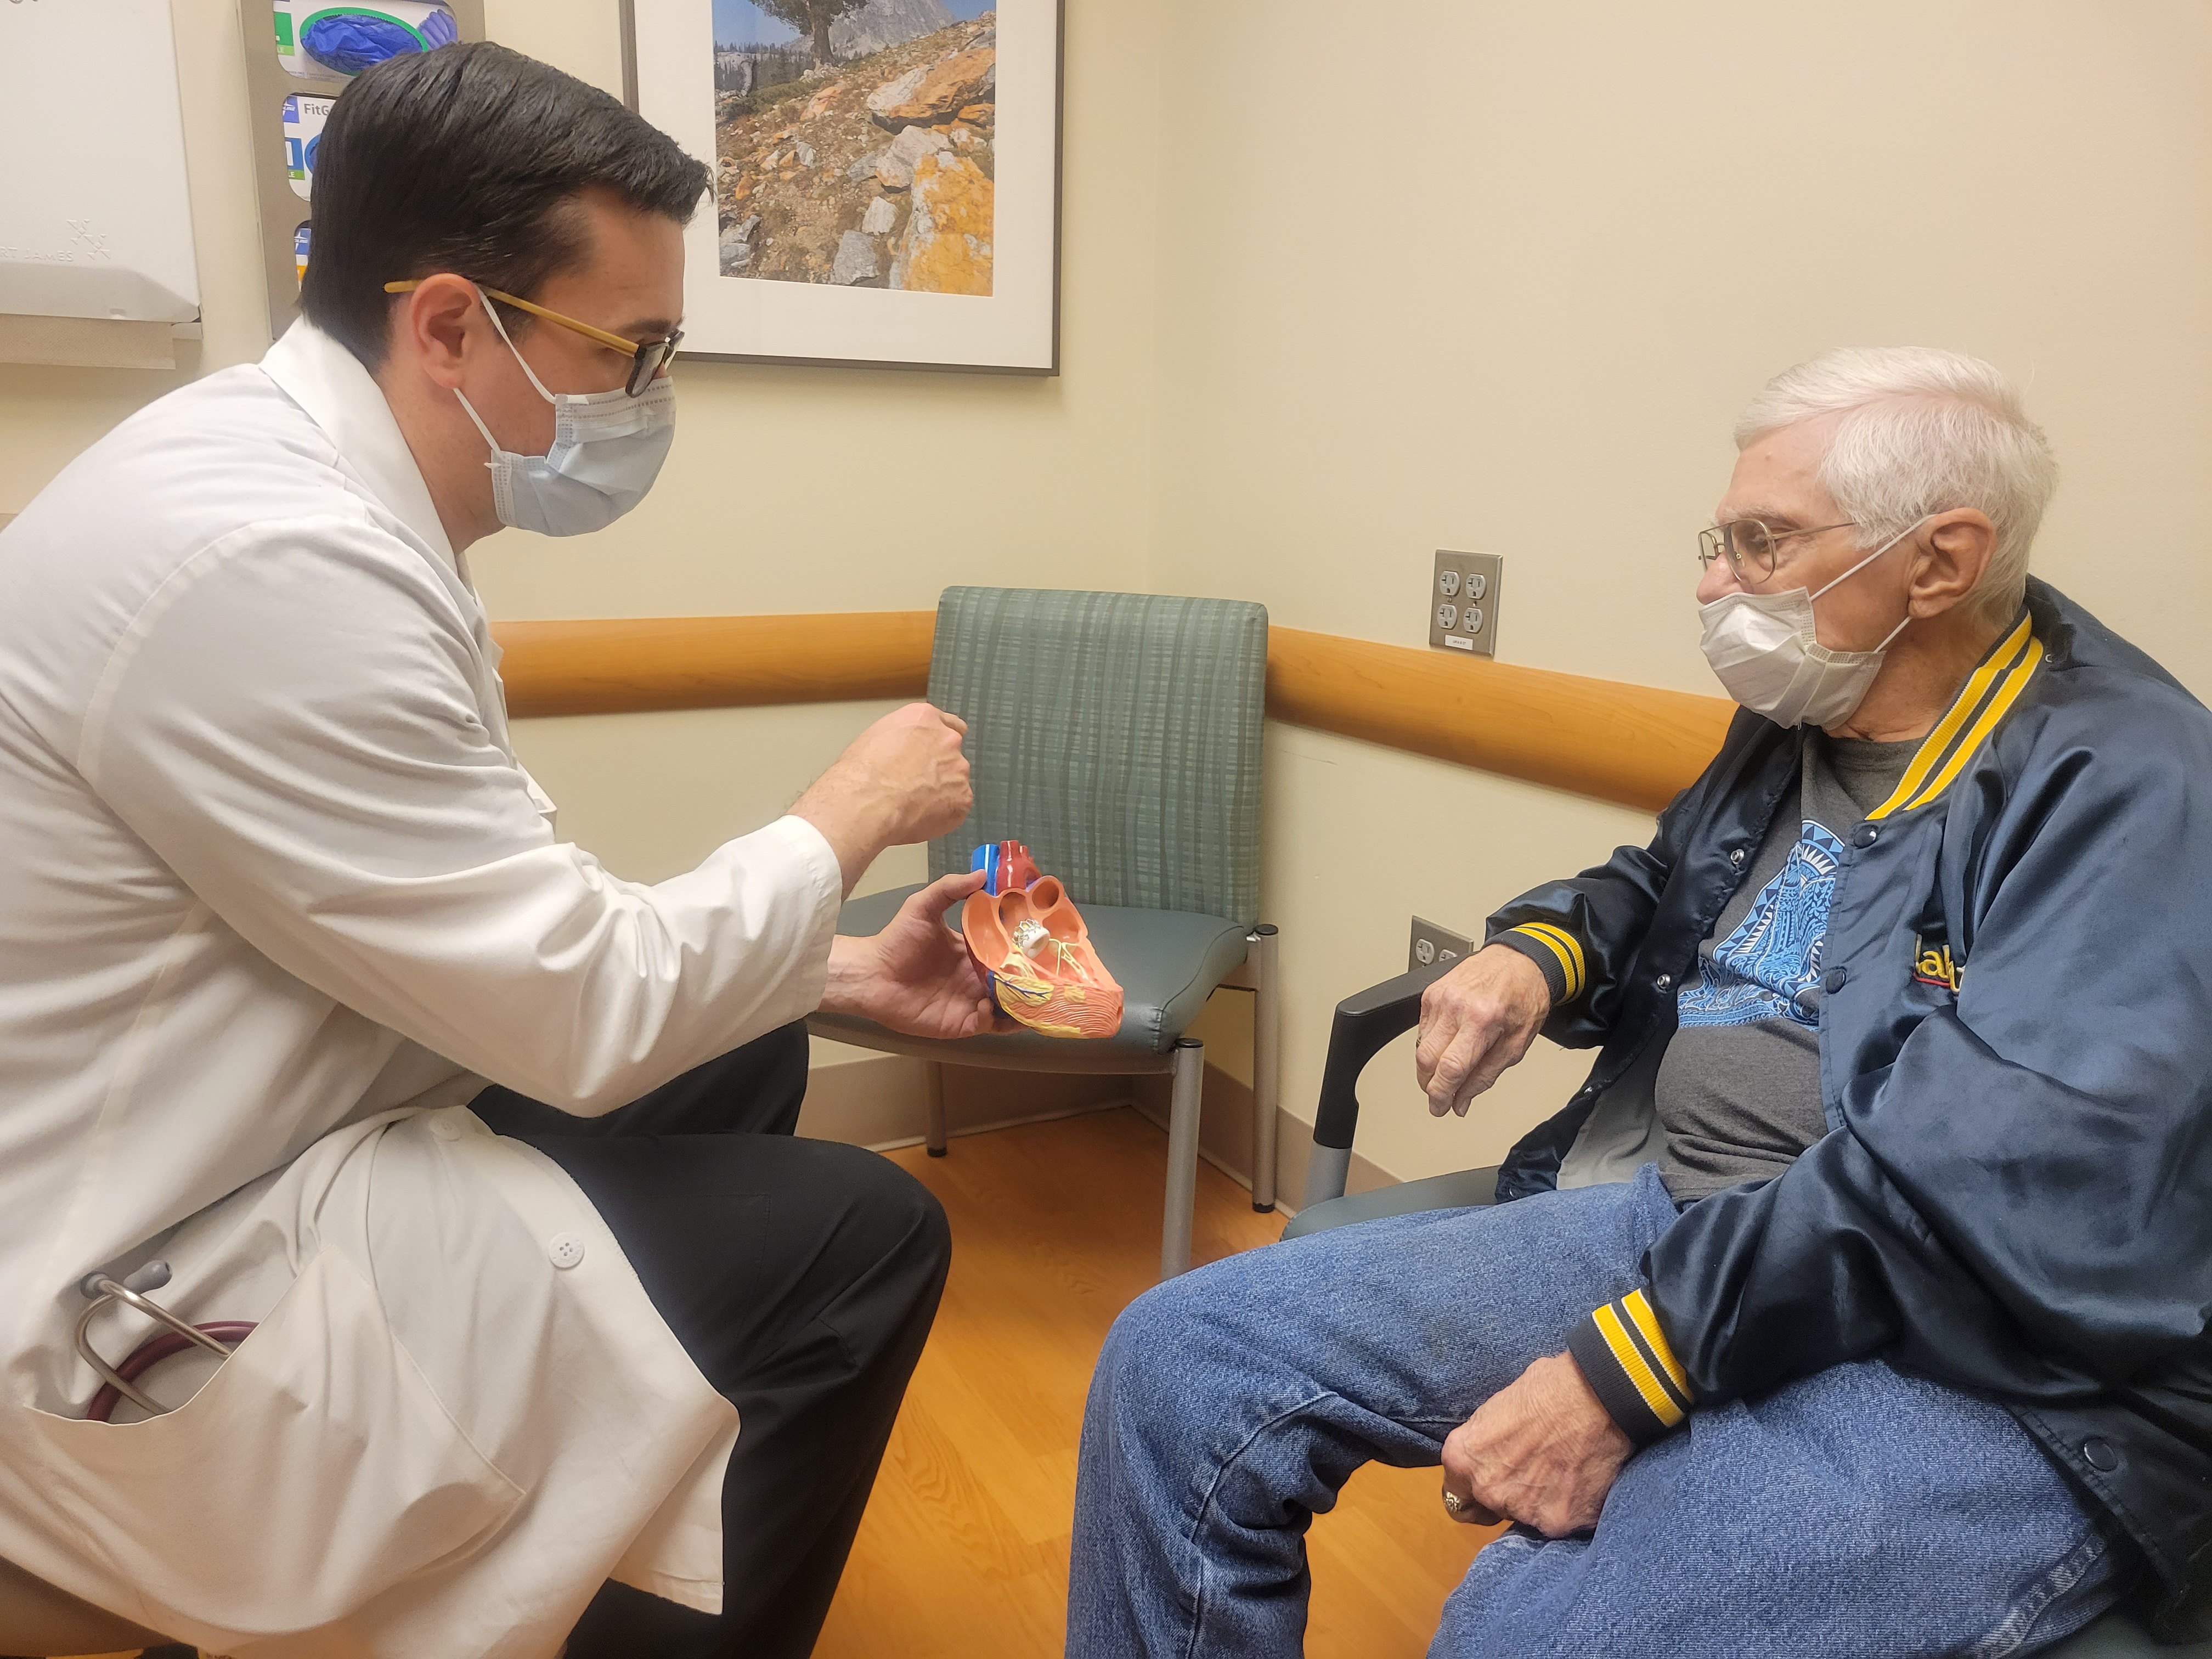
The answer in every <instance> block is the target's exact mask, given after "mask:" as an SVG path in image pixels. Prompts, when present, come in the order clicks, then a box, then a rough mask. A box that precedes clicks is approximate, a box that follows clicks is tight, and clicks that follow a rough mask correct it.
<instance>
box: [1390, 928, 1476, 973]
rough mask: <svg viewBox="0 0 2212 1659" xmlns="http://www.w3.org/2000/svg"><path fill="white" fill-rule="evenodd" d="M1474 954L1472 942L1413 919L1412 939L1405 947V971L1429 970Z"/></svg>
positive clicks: (1448, 930) (1446, 930) (1466, 937)
mask: <svg viewBox="0 0 2212 1659" xmlns="http://www.w3.org/2000/svg"><path fill="white" fill-rule="evenodd" d="M1472 955H1474V940H1473V939H1469V938H1468V936H1467V935H1466V934H1465V933H1454V932H1452V930H1451V929H1450V928H1449V927H1437V924H1436V923H1434V922H1433V921H1423V920H1422V919H1421V918H1420V917H1419V916H1415V917H1414V918H1413V939H1412V940H1411V941H1410V942H1409V943H1408V944H1407V946H1406V971H1407V973H1409V974H1410V973H1412V972H1413V970H1414V969H1416V968H1430V967H1433V966H1435V965H1436V964H1437V963H1439V962H1459V961H1462V960H1463V959H1465V958H1466V957H1470V956H1472Z"/></svg>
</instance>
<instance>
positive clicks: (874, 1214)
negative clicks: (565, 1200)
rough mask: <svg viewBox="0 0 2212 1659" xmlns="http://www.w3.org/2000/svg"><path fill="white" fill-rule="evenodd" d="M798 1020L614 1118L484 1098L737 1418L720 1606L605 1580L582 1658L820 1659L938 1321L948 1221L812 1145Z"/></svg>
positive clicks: (489, 1118)
mask: <svg viewBox="0 0 2212 1659" xmlns="http://www.w3.org/2000/svg"><path fill="white" fill-rule="evenodd" d="M805 1093H806V1034H805V1030H804V1028H802V1027H800V1026H798V1025H790V1026H787V1027H785V1028H784V1029H783V1030H779V1031H773V1032H770V1033H769V1035H768V1036H764V1037H762V1038H761V1039H759V1040H758V1041H757V1042H750V1043H748V1044H746V1045H745V1047H744V1048H738V1049H735V1050H733V1051H732V1052H731V1053H729V1054H725V1055H723V1056H722V1058H721V1059H720V1060H714V1061H713V1062H711V1063H710V1064H708V1065H705V1066H700V1067H699V1068H698V1069H697V1070H696V1071H694V1072H689V1073H685V1074H684V1076H682V1077H680V1078H678V1079H676V1080H675V1081H674V1082H672V1083H670V1084H667V1085H664V1086H662V1087H661V1088H659V1089H656V1090H654V1091H653V1092H652V1093H651V1094H649V1095H647V1096H645V1097H642V1098H641V1099H639V1100H635V1101H633V1102H631V1103H630V1104H629V1105H627V1106H624V1107H623V1108H621V1109H619V1110H617V1111H613V1112H610V1113H608V1114H607V1115H605V1117H599V1118H577V1117H571V1116H569V1115H568V1114H567V1113H565V1112H562V1111H558V1110H556V1109H554V1108H552V1107H550V1106H547V1105H544V1104H543V1103H540V1102H538V1101H534V1100H529V1099H526V1098H525V1097H522V1096H520V1095H518V1094H515V1093H514V1092H513V1091H511V1090H507V1089H501V1088H490V1089H486V1090H485V1091H483V1093H482V1094H480V1095H478V1096H477V1097H476V1100H475V1102H474V1103H473V1105H474V1109H475V1111H476V1113H477V1115H478V1116H479V1117H481V1118H483V1121H485V1122H486V1123H488V1124H489V1125H490V1126H491V1127H493V1128H494V1129H495V1130H496V1131H497V1132H498V1133H501V1134H503V1135H513V1136H515V1137H516V1138H517V1139H522V1140H526V1141H528V1142H529V1143H530V1144H531V1145H532V1146H535V1147H537V1148H538V1150H539V1151H540V1152H544V1154H545V1155H546V1156H547V1157H549V1158H551V1159H552V1160H553V1161H554V1162H555V1163H556V1164H559V1165H560V1166H561V1167H562V1169H563V1170H567V1171H568V1175H569V1176H570V1178H571V1179H572V1180H574V1182H575V1183H576V1184H577V1185H578V1186H579V1187H580V1188H583V1189H584V1194H585V1195H586V1197H587V1198H589V1199H590V1200H592V1206H594V1207H595V1208H596V1209H597V1210H598V1211H599V1214H600V1216H601V1217H602V1218H604V1219H605V1222H606V1224H607V1226H608V1228H609V1229H610V1230H611V1231H612V1232H613V1234H614V1236H615V1237H616V1238H617V1240H619V1241H620V1242H621V1244H622V1247H623V1252H624V1253H625V1254H626V1255H628V1256H629V1260H630V1265H631V1266H632V1267H635V1268H636V1270H637V1276H638V1278H639V1279H640V1280H641V1282H642V1283H643V1284H644V1285H645V1291H646V1294H647V1296H649V1297H652V1298H653V1307H654V1308H655V1309H656V1310H659V1314H660V1316H661V1317H662V1318H663V1319H665V1321H667V1322H668V1328H669V1329H671V1331H673V1332H674V1333H675V1334H676V1336H677V1339H678V1340H679V1341H681V1342H682V1343H683V1344H684V1350H685V1351H686V1352H688V1353H690V1356H691V1358H692V1360H693V1362H694V1363H695V1364H697V1365H698V1367H699V1369H700V1370H701V1371H702V1373H704V1374H705V1376H706V1377H707V1380H708V1382H710V1383H713V1384H714V1387H715V1388H716V1389H720V1391H721V1393H722V1394H723V1395H724V1396H725V1397H726V1398H727V1399H728V1400H729V1401H731V1403H732V1404H733V1405H735V1406H736V1407H737V1408H738V1413H739V1414H740V1415H741V1417H742V1419H743V1424H742V1426H741V1427H740V1429H739V1431H738V1445H737V1450H736V1451H735V1453H733V1454H732V1456H731V1459H730V1468H729V1474H728V1475H727V1476H726V1478H725V1480H724V1481H723V1484H722V1528H723V1543H722V1561H723V1577H724V1589H723V1602H722V1612H721V1613H720V1614H718V1615H714V1616H711V1617H710V1616H709V1615H708V1614H705V1613H697V1612H694V1611H693V1610H692V1609H690V1608H689V1607H678V1605H677V1604H676V1603H674V1602H672V1601H663V1600H661V1599H660V1598H659V1596H656V1595H648V1594H647V1592H645V1591H643V1590H638V1589H631V1588H629V1586H627V1585H623V1584H615V1583H610V1584H608V1585H606V1586H605V1588H604V1589H601V1590H600V1592H599V1595H598V1596H597V1598H596V1599H595V1600H593V1601H592V1605H591V1606H590V1607H588V1608H586V1610H585V1613H584V1616H583V1619H582V1620H580V1622H579V1623H578V1624H577V1626H576V1629H575V1632H574V1635H572V1636H571V1637H570V1638H568V1659H659V1656H669V1659H782V1656H785V1655H801V1654H805V1653H809V1652H811V1651H812V1650H813V1647H814V1639H815V1637H816V1636H817V1634H818V1633H819V1632H820V1631H821V1628H822V1620H823V1616H824V1615H825V1614H827V1613H828V1612H829V1599H830V1597H831V1596H832V1595H835V1594H836V1589H837V1578H838V1575H839V1574H840V1573H841V1572H842V1571H844V1566H845V1557H846V1555H847V1553H848V1552H849V1551H850V1550H851V1549H852V1547H853V1534H854V1532H855V1531H856V1530H857V1529H858V1528H859V1527H860V1511H861V1510H863V1509H864V1508H866V1504H867V1501H868V1490H869V1488H870V1486H872V1485H873V1484H874V1481H875V1478H876V1467H877V1465H878V1463H880V1462H882V1461H883V1455H884V1442H885V1441H886V1440H887V1439H888V1438H889V1437H890V1431H891V1421H892V1419H894V1418H895V1417H896V1416H897V1414H898V1408H899V1401H900V1400H901V1398H902V1396H903V1395H905V1393H906V1383H907V1377H908V1375H909V1374H910V1373H911V1372H912V1371H913V1370H914V1365H915V1360H916V1359H917V1358H920V1356H921V1345H922V1341H923V1339H924V1338H926V1337H927V1335H928V1334H929V1326H930V1322H931V1320H932V1319H933V1318H934V1317H935V1316H936V1313H937V1298H938V1295H939V1291H942V1290H943V1289H944V1286H945V1267H946V1264H947V1263H948V1261H950V1260H951V1237H950V1235H949V1233H948V1231H947V1230H946V1227H945V1212H944V1211H943V1210H942V1209H941V1208H939V1206H938V1202H937V1200H936V1199H935V1198H933V1197H932V1196H931V1195H930V1194H929V1193H928V1191H927V1189H925V1188H923V1187H922V1186H921V1183H920V1182H917V1181H915V1179H914V1177H913V1176H909V1175H908V1174H907V1173H906V1171H905V1170H902V1169H900V1168H899V1167H898V1166H897V1165H896V1164H892V1163H890V1161H889V1160H887V1159H885V1158H879V1157H878V1156H877V1155H876V1154H875V1153H873V1152H865V1151H863V1150H861V1149H860V1147H857V1146H841V1145H839V1144H837V1143H836V1142H833V1141H826V1140H799V1139H793V1137H792V1133H791V1131H792V1126H793V1124H795V1123H796V1122H797V1121H799V1103H800V1102H801V1100H802V1099H804V1098H805Z"/></svg>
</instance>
